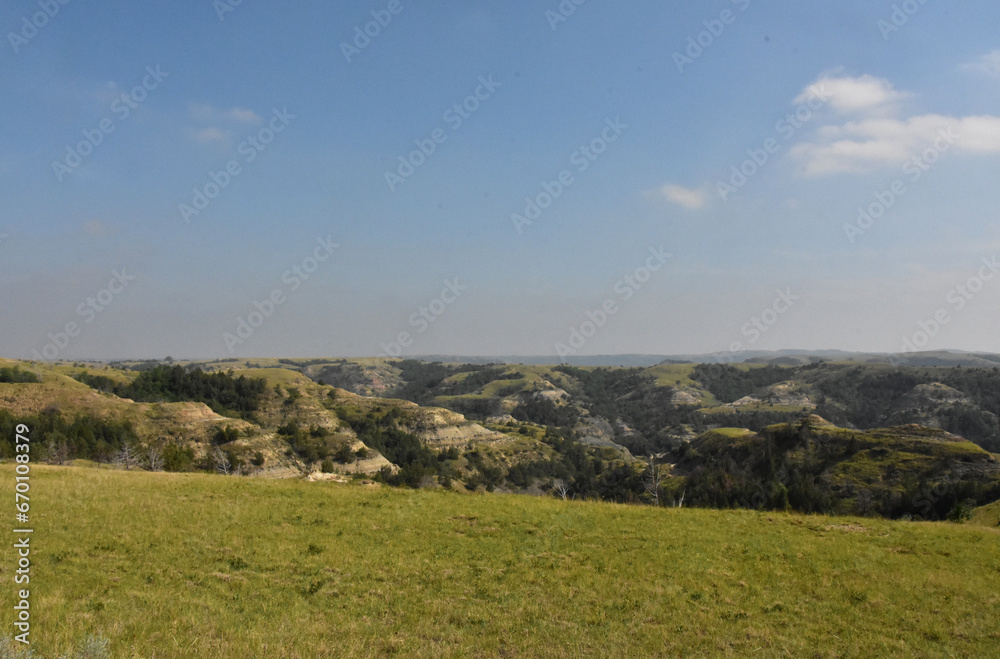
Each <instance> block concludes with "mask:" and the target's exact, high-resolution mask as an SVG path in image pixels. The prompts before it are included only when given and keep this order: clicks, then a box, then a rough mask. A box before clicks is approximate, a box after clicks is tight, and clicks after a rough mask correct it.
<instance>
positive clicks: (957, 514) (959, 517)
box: [948, 499, 976, 524]
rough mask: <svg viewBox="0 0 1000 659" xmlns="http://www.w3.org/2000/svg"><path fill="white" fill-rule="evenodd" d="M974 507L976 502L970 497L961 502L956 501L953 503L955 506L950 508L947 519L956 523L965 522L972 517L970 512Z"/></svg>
mask: <svg viewBox="0 0 1000 659" xmlns="http://www.w3.org/2000/svg"><path fill="white" fill-rule="evenodd" d="M975 508H976V502H975V501H973V500H972V499H966V500H965V501H962V502H961V503H957V504H955V507H954V508H952V509H951V512H949V513H948V521H949V522H954V523H956V524H965V523H966V522H968V521H969V520H970V519H972V513H973V511H974V510H975Z"/></svg>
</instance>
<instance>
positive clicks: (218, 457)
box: [212, 446, 233, 476]
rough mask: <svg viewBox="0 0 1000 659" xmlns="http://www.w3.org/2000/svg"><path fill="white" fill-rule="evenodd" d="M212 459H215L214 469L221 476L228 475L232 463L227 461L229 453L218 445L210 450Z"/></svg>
mask: <svg viewBox="0 0 1000 659" xmlns="http://www.w3.org/2000/svg"><path fill="white" fill-rule="evenodd" d="M212 459H213V460H215V470H216V471H217V472H219V473H220V474H222V475H223V476H228V475H229V472H230V471H231V470H232V468H233V465H232V463H231V462H230V461H229V454H228V453H226V452H225V451H223V450H222V449H221V448H219V447H218V446H216V447H215V449H214V450H213V451H212Z"/></svg>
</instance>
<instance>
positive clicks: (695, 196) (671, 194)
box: [660, 183, 707, 210]
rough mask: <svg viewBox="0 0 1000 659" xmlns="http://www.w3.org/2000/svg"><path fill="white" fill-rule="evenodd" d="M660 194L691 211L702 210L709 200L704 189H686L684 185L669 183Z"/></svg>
mask: <svg viewBox="0 0 1000 659" xmlns="http://www.w3.org/2000/svg"><path fill="white" fill-rule="evenodd" d="M660 192H661V193H662V194H663V196H664V197H666V198H667V199H669V200H670V201H672V202H674V203H675V204H677V205H679V206H683V207H684V208H687V209H689V210H697V209H699V208H701V207H702V206H704V205H705V201H706V200H707V195H706V193H705V189H704V188H685V187H684V186H682V185H674V184H673V183H668V184H667V185H664V186H663V187H662V188H661V189H660Z"/></svg>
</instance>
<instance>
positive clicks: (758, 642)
mask: <svg viewBox="0 0 1000 659" xmlns="http://www.w3.org/2000/svg"><path fill="white" fill-rule="evenodd" d="M0 479H2V482H3V483H4V485H3V491H4V495H5V496H4V498H5V499H6V500H7V501H10V502H12V501H13V496H12V494H13V482H14V478H13V466H12V465H9V464H8V465H3V466H0ZM31 493H32V509H31V513H32V517H31V521H32V526H33V527H34V528H35V529H36V532H35V534H34V536H33V538H32V541H31V542H32V555H31V558H32V575H31V578H32V582H31V589H32V611H33V617H32V620H33V623H34V624H33V626H32V630H33V638H34V641H35V643H34V644H33V647H34V648H35V649H36V652H40V653H42V654H44V655H45V656H48V657H55V656H57V655H58V653H60V652H63V651H68V650H69V649H70V648H71V647H73V646H75V645H77V644H78V643H79V641H80V640H82V639H83V638H84V637H85V636H87V635H88V634H99V635H103V636H105V637H107V638H109V639H111V649H112V656H115V657H118V656H143V657H149V656H153V655H154V653H155V656H156V657H252V656H258V657H342V656H382V655H387V654H398V655H406V656H427V657H467V656H546V657H548V656H552V657H559V656H566V657H577V656H690V655H711V656H740V657H742V656H820V657H822V656H831V657H833V656H838V657H839V656H857V657H872V656H886V655H900V656H951V655H955V656H995V652H996V648H997V647H998V645H1000V596H998V594H997V592H998V590H1000V531H997V530H994V529H989V528H983V527H978V526H973V525H963V526H960V525H954V524H929V523H919V524H918V523H897V522H889V521H882V520H871V519H864V520H858V519H847V518H829V517H811V516H797V515H784V514H774V513H768V514H760V513H755V512H749V511H707V510H692V509H681V510H677V509H652V508H649V507H628V506H621V505H613V504H599V503H587V502H563V501H557V500H555V499H548V498H533V497H526V496H501V495H489V496H476V495H460V494H456V493H451V492H443V491H412V490H392V489H385V488H374V489H373V488H368V487H364V486H361V485H335V484H330V483H303V482H298V481H266V480H256V479H240V478H225V477H220V476H204V475H191V474H148V473H137V472H121V471H112V470H107V469H86V468H57V467H44V466H36V467H34V468H33V471H32V490H31ZM13 565H14V555H13V549H12V548H11V543H10V542H4V543H3V549H2V550H0V581H2V582H3V583H4V584H5V586H4V595H3V599H2V601H3V602H4V603H5V605H4V606H3V609H2V612H0V624H3V626H4V627H3V628H4V629H11V625H10V622H11V613H12V611H11V607H10V606H9V605H6V603H8V602H9V599H10V597H12V595H13V589H14V586H13V584H12V583H11V576H12V569H13V567H12V566H13Z"/></svg>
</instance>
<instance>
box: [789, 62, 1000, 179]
mask: <svg viewBox="0 0 1000 659" xmlns="http://www.w3.org/2000/svg"><path fill="white" fill-rule="evenodd" d="M820 86H821V87H822V88H823V89H824V92H825V93H826V94H827V95H829V96H830V99H831V100H830V103H831V106H832V107H833V108H834V110H836V111H838V112H840V113H848V112H850V113H854V114H855V118H854V119H852V120H851V121H847V122H846V123H842V124H841V123H834V124H827V125H823V126H820V127H819V128H817V129H816V130H815V132H814V134H813V136H812V138H811V139H810V140H809V141H804V142H800V143H798V144H796V145H795V146H793V147H792V148H791V150H790V155H791V157H792V158H794V159H796V160H798V161H799V162H800V163H801V172H802V173H803V174H804V175H806V176H825V175H829V174H838V173H862V172H868V171H871V170H873V169H877V168H880V167H891V166H901V165H902V164H903V163H904V162H905V161H906V160H908V159H910V158H912V157H913V156H915V155H917V154H919V153H922V152H923V151H925V150H926V149H928V148H930V147H932V146H934V145H935V144H936V145H938V147H939V148H941V147H947V150H951V149H954V150H956V151H970V152H978V153H1000V117H994V116H988V115H987V116H974V117H950V116H944V115H938V114H928V115H917V116H912V117H906V118H901V117H899V116H898V114H899V103H900V101H902V100H903V99H905V98H906V97H907V96H908V94H905V93H902V92H897V91H895V90H894V89H893V87H892V85H891V84H890V83H889V82H888V81H887V80H883V79H879V78H874V77H872V76H862V77H861V78H836V79H834V78H821V79H820V80H818V81H817V82H816V83H815V84H814V85H811V86H810V87H809V88H807V89H806V91H805V92H803V96H804V95H806V94H808V93H810V90H811V89H813V88H815V87H820ZM803 96H800V97H799V98H800V99H801V98H803ZM796 102H799V99H796ZM942 140H944V141H942ZM942 150H944V149H942Z"/></svg>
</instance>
